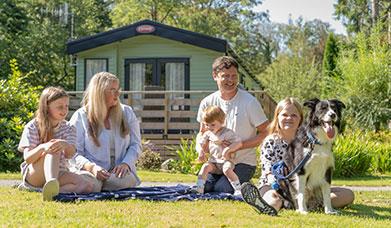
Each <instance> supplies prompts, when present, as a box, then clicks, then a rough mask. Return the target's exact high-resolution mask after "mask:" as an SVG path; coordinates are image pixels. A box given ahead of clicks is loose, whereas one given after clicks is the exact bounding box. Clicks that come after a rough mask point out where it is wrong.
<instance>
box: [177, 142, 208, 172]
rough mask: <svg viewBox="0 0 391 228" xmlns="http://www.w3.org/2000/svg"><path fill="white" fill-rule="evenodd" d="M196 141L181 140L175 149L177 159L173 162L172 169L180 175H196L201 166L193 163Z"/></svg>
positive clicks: (195, 156)
mask: <svg viewBox="0 0 391 228" xmlns="http://www.w3.org/2000/svg"><path fill="white" fill-rule="evenodd" d="M195 145H196V140H195V139H194V138H193V139H181V144H180V145H179V148H177V149H176V155H177V156H178V159H177V160H175V161H174V162H173V169H174V170H175V171H178V172H181V173H186V174H187V173H191V174H198V172H199V171H200V169H201V166H202V164H198V163H195V160H196V159H197V158H198V153H197V151H196V148H195Z"/></svg>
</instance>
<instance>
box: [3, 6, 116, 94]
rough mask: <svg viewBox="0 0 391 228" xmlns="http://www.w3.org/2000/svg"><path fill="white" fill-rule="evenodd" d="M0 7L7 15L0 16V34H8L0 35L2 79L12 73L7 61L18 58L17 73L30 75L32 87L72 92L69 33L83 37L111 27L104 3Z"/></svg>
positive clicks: (107, 9)
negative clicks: (68, 48)
mask: <svg viewBox="0 0 391 228" xmlns="http://www.w3.org/2000/svg"><path fill="white" fill-rule="evenodd" d="M0 4H1V5H0V6H1V7H2V8H1V9H0V10H1V11H4V12H6V14H0V15H1V16H0V21H1V22H2V24H1V25H0V31H1V32H3V31H7V33H4V34H5V35H4V36H2V35H0V47H1V48H2V56H1V57H0V69H2V70H3V72H4V74H3V77H4V76H7V75H10V74H11V69H10V68H9V66H8V62H9V61H10V60H11V59H17V60H18V63H19V69H20V71H22V72H30V74H28V77H27V78H25V80H27V81H29V82H30V83H31V84H32V85H43V86H47V85H60V86H63V87H64V88H65V89H73V88H72V87H73V85H74V83H73V79H74V75H73V72H74V71H73V69H72V67H71V66H70V64H69V63H70V58H69V57H68V56H67V54H66V53H65V45H66V42H67V41H68V40H69V39H70V38H71V32H70V31H71V30H72V31H73V34H74V35H75V36H85V35H91V34H92V33H96V32H98V31H102V30H104V29H105V28H106V27H107V26H110V25H111V20H110V18H109V16H108V11H109V6H108V4H109V2H107V1H104V0H86V1H77V0H52V1H48V0H38V1H37V0H25V1H18V0H6V1H5V2H2V3H0ZM7 13H8V14H7ZM4 15H5V16H4ZM14 15H16V17H15V16H14ZM18 15H21V16H18ZM3 21H4V22H6V23H4V24H3ZM7 23H8V24H7ZM3 25H4V26H3ZM4 28H6V29H8V30H4ZM9 28H11V29H9ZM71 28H72V29H71ZM1 37H5V38H4V39H1Z"/></svg>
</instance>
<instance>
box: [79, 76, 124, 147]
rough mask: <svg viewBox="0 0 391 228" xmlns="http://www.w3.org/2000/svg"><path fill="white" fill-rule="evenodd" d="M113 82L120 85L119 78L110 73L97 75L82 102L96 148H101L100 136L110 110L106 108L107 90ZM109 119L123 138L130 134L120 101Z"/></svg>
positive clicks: (112, 110) (113, 108) (112, 109)
mask: <svg viewBox="0 0 391 228" xmlns="http://www.w3.org/2000/svg"><path fill="white" fill-rule="evenodd" d="M113 82H118V83H119V80H118V78H117V77H116V76H115V75H114V74H111V73H108V72H100V73H96V74H95V75H94V76H93V77H92V78H91V81H90V83H89V84H88V87H87V89H86V91H85V92H84V97H83V100H82V102H81V103H82V106H84V108H85V110H86V113H87V119H88V124H89V126H88V134H89V135H90V136H91V138H92V141H93V142H94V143H95V145H96V146H100V142H99V140H98V136H99V134H100V132H101V130H102V129H103V127H104V121H105V118H106V116H107V110H108V108H107V106H106V96H105V90H106V89H108V88H109V86H110V84H111V83H113ZM109 119H110V121H111V124H112V126H111V127H112V128H113V129H114V130H115V129H118V128H119V131H120V135H121V137H122V138H124V137H125V136H126V135H127V134H129V126H128V123H127V122H126V120H125V116H124V113H123V111H122V108H121V102H120V101H118V103H117V105H115V106H114V107H112V108H111V109H110V117H109Z"/></svg>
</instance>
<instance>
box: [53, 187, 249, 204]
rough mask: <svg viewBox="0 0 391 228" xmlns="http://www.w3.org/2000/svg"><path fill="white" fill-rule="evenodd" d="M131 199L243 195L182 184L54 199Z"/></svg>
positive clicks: (71, 200)
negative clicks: (199, 190) (201, 190)
mask: <svg viewBox="0 0 391 228" xmlns="http://www.w3.org/2000/svg"><path fill="white" fill-rule="evenodd" d="M130 199H142V200H151V201H169V202H175V201H178V200H189V201H195V200H242V198H241V197H237V196H233V195H232V194H229V193H222V192H211V193H205V194H197V193H194V191H192V187H191V186H187V185H181V184H178V185H176V186H155V187H135V188H127V189H122V190H118V191H110V192H94V193H89V194H76V193H60V194H59V195H57V196H55V198H54V200H56V201H59V202H75V201H88V200H130Z"/></svg>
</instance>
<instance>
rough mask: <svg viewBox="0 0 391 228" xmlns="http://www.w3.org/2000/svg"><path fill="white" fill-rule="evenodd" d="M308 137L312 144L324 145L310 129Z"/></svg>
mask: <svg viewBox="0 0 391 228" xmlns="http://www.w3.org/2000/svg"><path fill="white" fill-rule="evenodd" d="M307 138H308V142H309V143H310V144H318V145H322V143H320V142H319V140H318V139H317V138H316V137H315V136H314V134H313V133H312V132H310V131H307Z"/></svg>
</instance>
